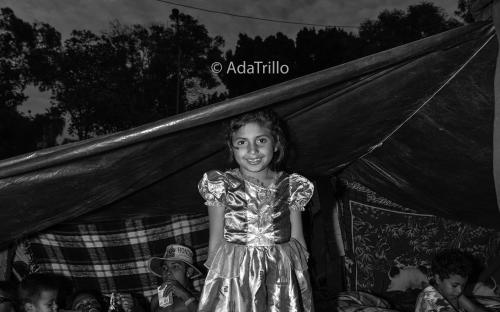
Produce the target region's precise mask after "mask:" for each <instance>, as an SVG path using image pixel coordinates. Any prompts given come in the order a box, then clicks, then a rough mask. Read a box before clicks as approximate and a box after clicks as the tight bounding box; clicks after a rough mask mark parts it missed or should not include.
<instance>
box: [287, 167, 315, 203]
mask: <svg viewBox="0 0 500 312" xmlns="http://www.w3.org/2000/svg"><path fill="white" fill-rule="evenodd" d="M289 179H290V199H289V200H290V204H289V207H290V210H300V211H304V210H305V206H306V205H307V203H308V202H309V200H310V199H311V197H312V196H313V193H314V185H313V184H312V182H311V181H309V180H308V179H306V178H305V177H303V176H301V175H300V174H296V173H294V174H291V175H290V177H289Z"/></svg>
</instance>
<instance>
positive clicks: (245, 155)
mask: <svg viewBox="0 0 500 312" xmlns="http://www.w3.org/2000/svg"><path fill="white" fill-rule="evenodd" d="M232 145H233V155H234V159H235V161H236V162H237V163H238V165H239V166H240V170H241V172H242V173H243V174H245V175H248V176H253V177H259V176H260V174H262V173H266V172H267V169H268V167H269V164H270V163H271V161H272V160H273V154H274V152H275V150H274V149H275V146H274V141H273V136H272V133H271V130H270V129H269V128H268V127H265V126H261V125H260V124H259V123H256V122H251V123H247V124H245V125H244V126H242V127H241V128H239V129H238V130H237V131H235V132H234V133H233V138H232Z"/></svg>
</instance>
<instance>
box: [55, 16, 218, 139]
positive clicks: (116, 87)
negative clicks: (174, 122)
mask: <svg viewBox="0 0 500 312" xmlns="http://www.w3.org/2000/svg"><path fill="white" fill-rule="evenodd" d="M178 16H179V30H178V31H179V33H176V30H175V29H174V28H172V27H169V26H165V25H160V24H156V25H151V26H149V27H147V28H146V27H144V26H141V25H133V26H123V25H120V24H119V23H118V22H114V23H112V25H111V29H110V30H109V31H107V32H103V33H101V34H99V35H98V34H94V33H92V32H90V31H88V30H79V31H73V32H72V34H71V37H70V38H69V39H68V40H66V42H65V43H64V49H63V54H62V60H61V68H60V83H59V84H58V85H57V88H56V92H55V94H56V95H55V99H56V100H57V101H56V103H55V105H56V107H57V108H58V109H59V110H61V111H64V112H67V113H68V114H69V115H70V116H71V125H70V127H69V131H70V132H71V133H74V134H76V135H78V137H79V138H80V139H86V138H89V137H92V136H95V135H100V134H105V133H111V132H116V131H120V130H124V129H128V128H131V127H134V126H138V125H142V124H144V123H147V122H151V121H154V120H157V119H160V118H163V117H165V116H170V115H173V114H175V113H176V97H177V79H178V75H177V72H178V66H179V62H178V61H179V58H178V56H179V54H178V53H179V49H180V51H181V53H180V76H179V79H180V96H179V97H180V102H181V108H182V109H181V111H182V110H184V108H185V107H186V106H187V97H186V93H187V91H188V89H189V88H190V87H192V86H193V84H194V82H195V84H196V85H197V86H199V87H202V88H213V87H215V86H217V85H218V81H217V80H216V79H215V78H214V76H213V74H212V73H211V71H210V64H211V63H212V62H214V61H216V60H220V59H221V58H222V56H221V55H222V52H221V50H220V46H221V45H222V44H223V40H222V38H220V37H215V38H212V37H210V36H208V32H207V30H206V28H205V27H204V26H203V25H200V24H199V23H198V22H197V21H196V20H195V19H193V18H192V17H191V16H189V15H185V14H182V13H181V14H179V15H178ZM170 18H171V19H172V20H174V16H173V15H171V16H170Z"/></svg>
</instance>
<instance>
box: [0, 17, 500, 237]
mask: <svg viewBox="0 0 500 312" xmlns="http://www.w3.org/2000/svg"><path fill="white" fill-rule="evenodd" d="M497 53H498V44H497V39H496V37H495V32H494V27H493V26H492V25H491V23H475V24H472V25H468V26H464V27H461V28H457V29H453V30H451V31H448V32H445V33H442V34H438V35H435V36H432V37H429V38H426V39H423V40H419V41H416V42H413V43H410V44H407V45H404V46H400V47H397V48H394V49H391V50H388V51H384V52H381V53H378V54H374V55H371V56H367V57H364V58H361V59H358V60H355V61H352V62H349V63H346V64H343V65H340V66H336V67H333V68H330V69H327V70H323V71H320V72H317V73H313V74H311V75H308V76H304V77H301V78H298V79H294V80H291V81H288V82H285V83H281V84H278V85H275V86H271V87H269V88H266V89H262V90H258V91H255V92H253V93H250V94H246V95H243V96H240V97H237V98H234V99H230V100H227V101H224V102H222V103H218V104H215V105H211V106H207V107H203V108H200V109H197V110H194V111H190V112H187V113H184V114H180V115H177V116H174V117H172V118H167V119H164V120H160V121H158V122H155V123H151V124H147V125H144V126H141V127H138V128H135V129H131V130H127V131H123V132H120V133H115V134H112V135H107V136H102V137H98V138H94V139H90V140H86V141H82V142H77V143H74V144H68V145H63V146H58V147H55V148H51V149H46V150H41V151H36V152H34V153H30V154H26V155H21V156H18V157H14V158H10V159H6V160H3V161H1V162H0V203H1V206H2V209H0V216H1V218H2V220H3V226H2V227H1V228H0V246H5V245H6V244H8V243H9V242H11V241H12V240H15V239H18V238H21V237H23V236H26V235H29V234H31V233H34V232H37V231H40V230H43V229H45V228H48V227H50V226H52V225H54V224H57V223H59V222H62V221H67V220H72V219H75V218H76V217H79V218H78V219H79V220H87V221H88V220H109V219H116V218H122V217H138V216H145V215H149V216H150V215H169V214H174V213H194V212H203V211H205V207H204V206H203V204H202V199H201V197H199V195H198V194H197V190H196V183H197V182H198V180H199V179H200V177H201V175H202V173H203V172H204V171H207V170H209V169H214V168H220V169H224V168H227V167H228V166H229V164H228V163H227V152H226V150H225V146H224V141H223V135H222V129H223V128H222V126H223V122H224V121H225V120H227V119H228V118H230V117H232V116H235V115H238V114H241V113H244V112H247V111H251V110H255V109H260V108H264V107H268V108H272V109H273V110H275V111H276V112H277V113H278V114H279V115H280V116H281V117H282V118H283V119H284V120H285V121H286V122H287V125H288V128H289V133H290V141H291V142H292V143H293V145H292V146H291V153H290V157H289V161H288V167H290V168H291V169H292V170H294V171H297V172H300V173H302V174H304V175H306V176H308V177H310V178H312V179H316V178H324V177H332V176H338V177H340V178H343V179H347V180H351V181H358V182H361V183H362V184H364V185H366V186H367V187H369V188H371V189H373V190H375V191H376V192H377V193H378V194H380V195H382V196H383V197H385V198H388V199H390V200H392V201H394V202H397V203H399V204H401V205H403V206H406V207H408V208H411V209H414V210H416V211H422V212H426V213H432V214H435V215H440V216H444V217H449V218H452V219H458V220H465V221H468V222H474V223H477V224H481V225H484V226H488V227H500V222H499V221H500V218H499V217H500V216H499V211H498V207H497V199H496V194H495V184H494V178H493V176H494V175H493V163H494V162H493V158H494V156H493V144H492V142H493V132H494V131H493V130H494V129H493V119H494V106H495V100H494V77H495V62H496V57H497ZM320 196H321V194H320Z"/></svg>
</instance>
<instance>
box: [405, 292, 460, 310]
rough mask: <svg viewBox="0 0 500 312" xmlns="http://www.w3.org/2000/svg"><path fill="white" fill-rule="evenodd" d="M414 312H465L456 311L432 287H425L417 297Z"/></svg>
mask: <svg viewBox="0 0 500 312" xmlns="http://www.w3.org/2000/svg"><path fill="white" fill-rule="evenodd" d="M415 312H465V310H464V309H460V308H459V309H456V308H455V307H453V306H452V305H451V304H450V303H449V302H448V300H446V298H444V297H443V295H441V294H440V293H439V291H437V289H436V288H434V287H433V286H427V287H426V288H425V289H424V290H423V291H422V292H421V293H420V295H419V296H418V299H417V304H416V305H415Z"/></svg>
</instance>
